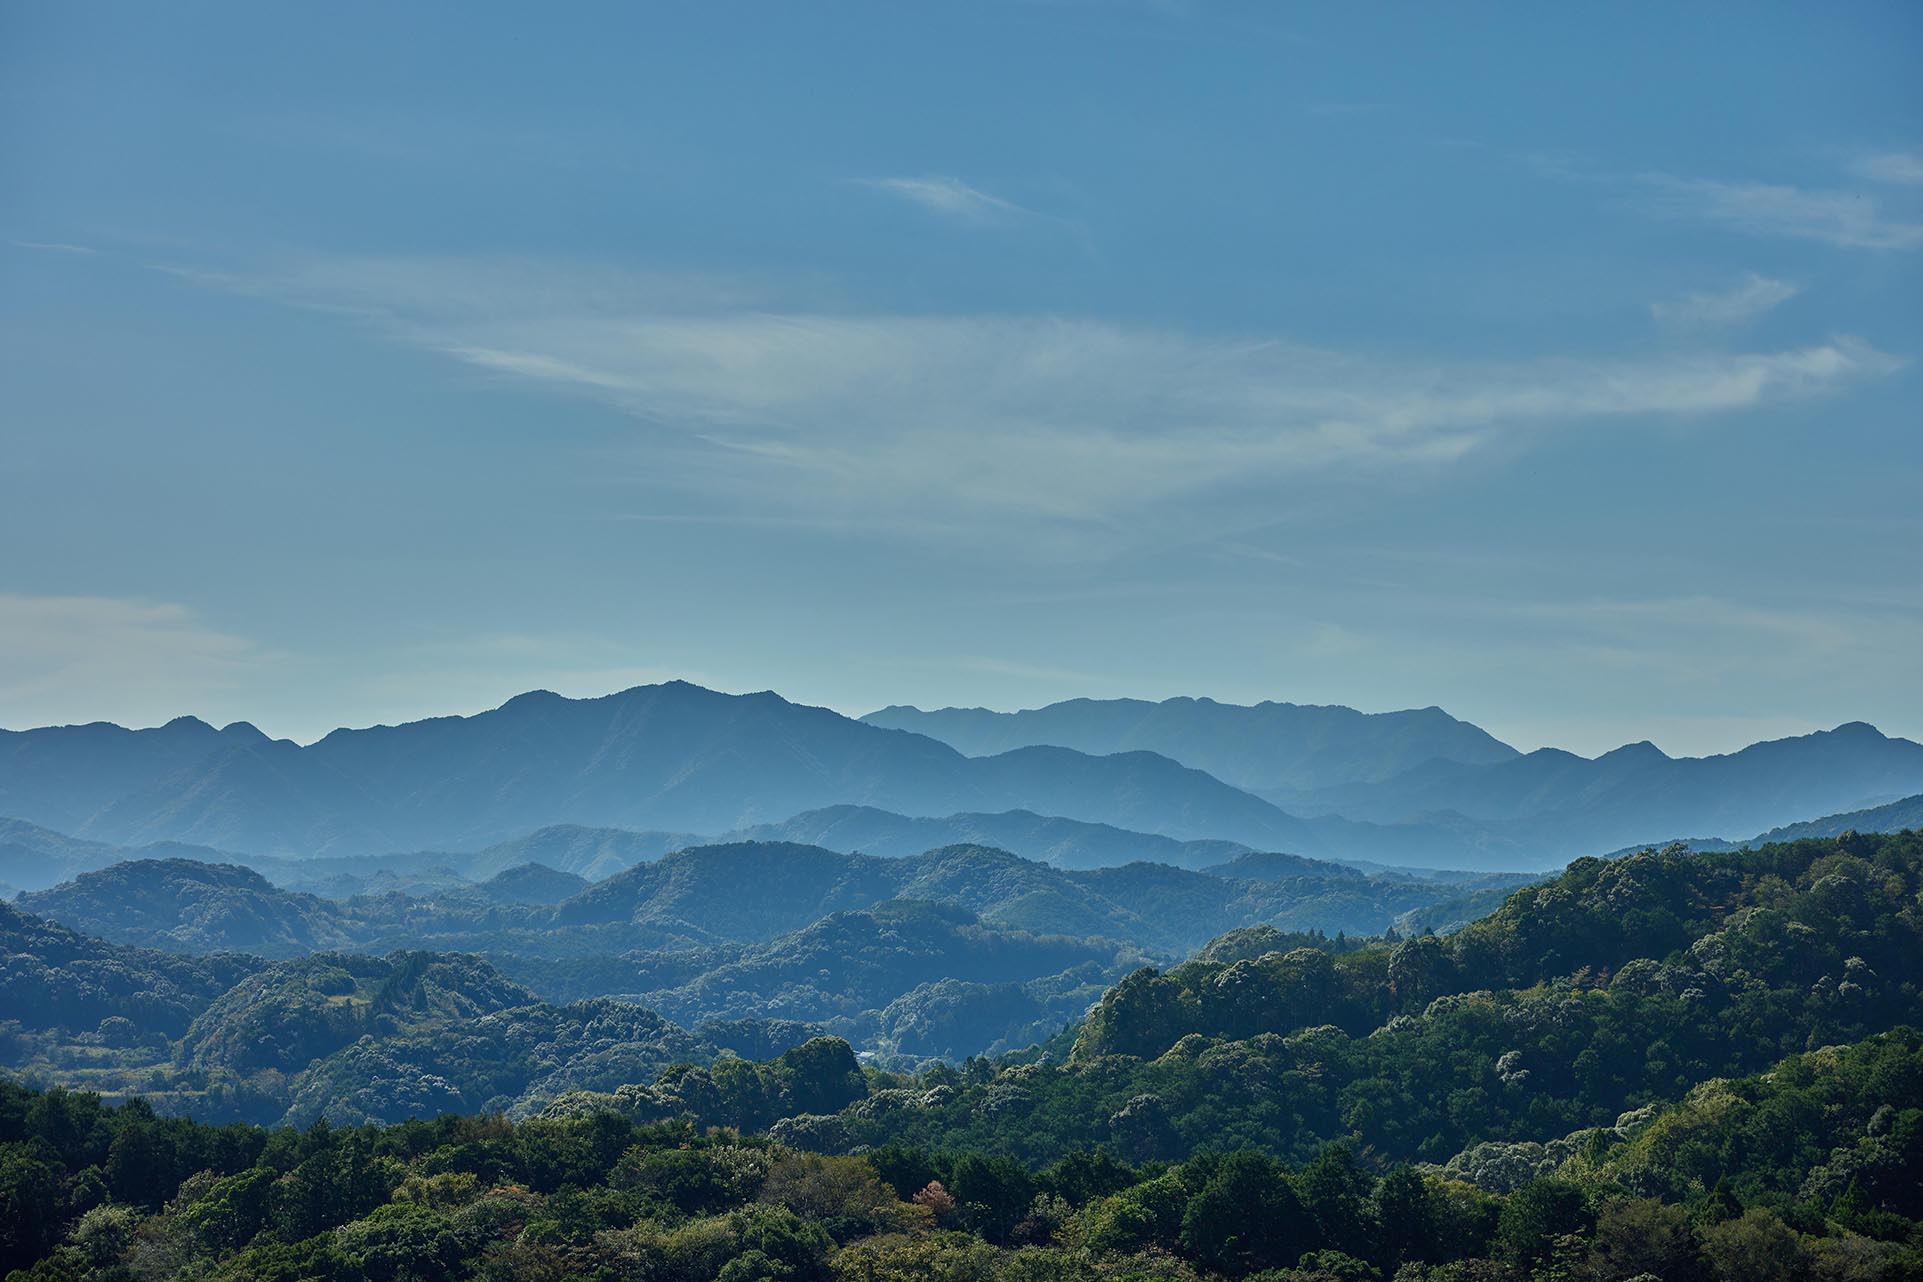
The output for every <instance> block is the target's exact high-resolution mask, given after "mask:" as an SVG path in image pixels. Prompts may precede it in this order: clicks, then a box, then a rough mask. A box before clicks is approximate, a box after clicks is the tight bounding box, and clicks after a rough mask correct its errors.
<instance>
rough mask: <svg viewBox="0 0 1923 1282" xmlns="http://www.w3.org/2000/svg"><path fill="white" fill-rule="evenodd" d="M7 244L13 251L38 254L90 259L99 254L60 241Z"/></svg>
mask: <svg viewBox="0 0 1923 1282" xmlns="http://www.w3.org/2000/svg"><path fill="white" fill-rule="evenodd" d="M7 243H8V244H9V245H12V246H13V247H14V248H15V249H31V250H33V251H34V252H35V253H40V254H73V255H75V256H77V257H82V258H92V257H95V256H97V255H98V254H99V253H100V252H101V251H99V250H97V249H94V248H91V247H90V246H87V245H71V244H68V243H67V242H66V241H61V240H10V241H8V242H7Z"/></svg>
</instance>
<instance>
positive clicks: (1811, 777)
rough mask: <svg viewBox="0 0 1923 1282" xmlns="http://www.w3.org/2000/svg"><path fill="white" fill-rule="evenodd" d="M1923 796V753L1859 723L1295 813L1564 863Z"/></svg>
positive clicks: (1452, 767)
mask: <svg viewBox="0 0 1923 1282" xmlns="http://www.w3.org/2000/svg"><path fill="white" fill-rule="evenodd" d="M1919 791H1923V744H1918V743H1914V742H1911V741H1910V740H1908V739H1897V738H1891V737H1888V736H1886V735H1884V734H1882V733H1881V732H1880V731H1878V730H1877V729H1876V728H1875V727H1874V726H1871V725H1867V724H1865V723H1863V722H1860V721H1853V722H1847V723H1845V724H1843V725H1840V726H1838V727H1837V728H1836V729H1834V730H1822V731H1817V732H1815V733H1813V734H1807V735H1801V736H1797V737H1793V738H1788V739H1774V740H1768V741H1765V742H1762V743H1754V744H1751V745H1749V746H1748V747H1746V748H1743V749H1741V750H1740V751H1737V752H1732V753H1726V754H1723V755H1719V756H1710V757H1670V756H1667V755H1666V754H1664V753H1663V752H1662V751H1661V750H1660V749H1659V748H1657V747H1656V746H1655V745H1654V744H1651V743H1648V742H1642V743H1633V744H1628V745H1625V746H1624V747H1621V748H1618V749H1616V750H1615V751H1613V752H1607V753H1604V754H1603V755H1602V756H1599V757H1596V758H1593V759H1591V758H1586V757H1579V756H1576V755H1575V754H1574V753H1568V752H1562V751H1559V750H1557V749H1553V748H1544V749H1541V750H1539V751H1536V752H1531V753H1529V754H1527V755H1525V756H1521V757H1517V758H1515V759H1514V760H1511V761H1506V762H1498V763H1495V764H1493V765H1481V766H1475V765H1464V764H1461V763H1458V762H1449V761H1440V760H1437V761H1430V762H1427V763H1425V764H1423V765H1421V766H1418V767H1416V768H1415V769H1413V770H1410V771H1407V772H1405V773H1403V774H1401V775H1398V776H1396V777H1395V778H1393V779H1388V780H1383V781H1380V782H1376V783H1356V784H1348V785H1344V786H1342V787H1338V788H1327V789H1322V790H1319V791H1317V792H1314V793H1306V794H1295V795H1293V796H1290V797H1286V798H1278V799H1279V800H1283V801H1286V802H1287V803H1288V804H1292V805H1294V806H1296V807H1298V808H1300V809H1301V810H1303V811H1305V812H1307V813H1318V814H1319V813H1332V814H1340V815H1343V816H1345V817H1347V818H1349V819H1353V820H1356V821H1361V822H1373V823H1382V824H1395V823H1416V822H1426V823H1435V822H1441V821H1444V820H1445V819H1446V818H1449V817H1455V818H1459V819H1461V820H1464V821H1466V822H1468V823H1469V824H1472V825H1474V826H1475V827H1476V828H1477V829H1478V830H1480V831H1483V832H1486V833H1489V834H1490V835H1491V836H1492V837H1493V838H1495V839H1497V840H1499V841H1502V842H1505V843H1507V844H1513V845H1519V846H1522V847H1525V848H1529V849H1535V850H1541V851H1543V852H1544V853H1545V854H1553V855H1554V856H1556V857H1557V858H1571V857H1574V856H1576V855H1580V854H1585V853H1601V852H1603V851H1608V850H1613V849H1618V848H1622V847H1625V846H1630V845H1633V844H1636V843H1639V842H1647V841H1648V840H1649V839H1650V838H1651V836H1652V834H1655V835H1662V834H1678V833H1691V834H1699V835H1713V836H1716V837H1719V838H1723V839H1725V840H1747V839H1749V838H1750V837H1751V836H1752V835H1754V834H1758V833H1765V832H1769V831H1771V830H1773V829H1776V828H1778V827H1782V826H1784V825H1792V824H1799V823H1801V822H1803V821H1805V820H1807V818H1808V816H1811V815H1828V814H1838V813H1844V812H1851V811H1856V810H1860V809H1865V808H1868V807H1872V806H1875V805H1878V804H1880V803H1884V802H1887V801H1889V800H1890V799H1891V798H1894V797H1903V796H1907V795H1910V794H1914V793H1917V792H1919Z"/></svg>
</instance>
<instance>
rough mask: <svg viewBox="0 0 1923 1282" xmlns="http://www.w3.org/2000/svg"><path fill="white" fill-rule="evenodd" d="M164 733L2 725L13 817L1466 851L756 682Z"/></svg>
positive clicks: (478, 836) (155, 826) (320, 840)
mask: <svg viewBox="0 0 1923 1282" xmlns="http://www.w3.org/2000/svg"><path fill="white" fill-rule="evenodd" d="M196 725H198V726H199V729H195V728H194V726H196ZM171 726H172V729H171V730H170V729H169V727H162V731H167V732H168V733H166V734H162V733H161V732H160V731H129V730H119V729H116V728H113V727H81V728H80V730H82V731H85V732H86V733H85V734H84V735H81V736H79V737H78V738H77V737H76V734H75V732H73V731H71V730H69V729H55V730H41V731H25V732H19V733H16V734H14V735H12V736H10V738H9V740H8V742H7V749H8V751H7V755H6V757H5V763H6V765H5V770H4V771H0V773H4V774H5V776H6V777H5V778H4V779H0V795H5V796H7V797H9V798H11V799H12V805H13V806H14V808H15V813H17V814H18V815H19V816H20V817H21V818H23V819H26V820H29V821H31V822H34V823H42V824H46V823H51V822H52V820H53V817H54V816H56V815H60V816H65V818H64V819H63V820H62V821H61V822H63V823H65V824H67V825H69V826H70V828H71V831H73V832H74V834H75V835H77V836H80V837H83V838H86V839H89V840H95V841H106V842H114V843H120V844H139V843H145V842H152V841H158V840H173V841H189V842H196V843H202V844H205V845H209V846H215V847H221V848H225V849H234V850H245V851H250V852H254V853H256V854H266V855H274V854H278V855H295V856H313V855H347V854H374V853H379V852H383V851H399V850H414V849H422V848H440V849H453V850H462V849H470V850H471V849H476V848H479V847H483V846H486V845H489V844H491V843H495V842H501V841H505V840H509V839H512V838H514V837H517V836H519V835H521V834H524V833H527V832H529V831H530V830H534V829H539V828H543V827H547V826H550V825H556V824H574V825H582V826H590V827H610V828H635V829H666V830H671V831H676V832H728V831H732V830H735V829H738V828H741V827H744V826H747V825H751V824H756V823H764V822H772V821H779V820H784V819H786V818H788V817H790V816H793V815H795V814H798V813H800V812H803V811H807V810H813V809H819V808H822V807H825V806H832V805H840V804H860V805H872V806H876V807H878V808H882V809H887V810H892V811H896V812H899V813H902V814H906V815H931V816H932V815H950V814H956V813H962V812H993V811H1005V810H1020V809H1026V810H1032V811H1035V812H1038V813H1043V814H1050V815H1060V816H1064V817H1067V818H1072V819H1080V820H1085V821H1090V822H1097V823H1107V824H1113V825H1116V826H1118V827H1123V828H1128V829H1133V830H1138V831H1142V832H1149V833H1156V834H1161V835H1165V836H1172V837H1176V838H1180V839H1195V838H1215V839H1222V840H1229V841H1238V842H1242V843H1244V844H1246V845H1250V846H1254V847H1258V848H1263V849H1303V850H1311V851H1314V852H1316V853H1341V854H1352V855H1356V856H1358V857H1369V858H1387V859H1391V860H1402V861H1405V862H1412V861H1429V862H1434V861H1447V860H1450V859H1455V858H1462V857H1467V856H1468V855H1470V854H1471V853H1472V852H1473V851H1474V849H1475V846H1476V843H1475V842H1474V841H1465V840H1462V839H1461V838H1459V837H1458V836H1457V835H1455V834H1454V833H1452V832H1451V831H1449V830H1447V829H1442V828H1439V829H1436V830H1434V831H1427V830H1419V829H1404V830H1379V829H1374V828H1370V827H1367V826H1358V825H1353V824H1347V823H1343V822H1341V821H1334V822H1328V821H1324V822H1316V823H1306V822H1304V821H1301V820H1298V819H1296V818H1294V817H1293V816H1291V815H1289V814H1286V813H1285V812H1283V811H1281V810H1280V809H1278V808H1277V807H1275V806H1274V805H1272V804H1270V803H1269V802H1266V801H1263V800H1262V799H1261V798H1258V797H1255V796H1253V795H1251V794H1249V793H1247V792H1244V791H1242V790H1240V789H1238V788H1234V787H1231V786H1230V785H1228V784H1225V783H1223V782H1222V781H1221V780H1219V779H1216V778H1215V777H1213V776H1211V775H1209V774H1206V773H1204V772H1202V771H1200V770H1195V769H1191V768H1188V767H1186V766H1182V765H1180V764H1178V763H1176V762H1174V761H1171V760H1169V759H1168V758H1166V757H1162V756H1158V755H1156V754H1154V753H1150V752H1126V753H1119V754H1116V755H1113V756H1100V757H1098V756H1091V755H1088V754H1086V753H1082V752H1077V751H1074V750H1072V749H1068V748H1060V747H1052V746H1036V747H1026V748H1020V749H1016V750H1014V751H1011V752H1006V753H1002V754H999V755H996V756H992V757H968V756H965V755H963V754H962V753H960V752H958V751H956V750H955V749H954V748H951V747H949V746H948V745H946V744H943V743H940V742H938V741H936V740H934V739H930V738H927V737H925V736H922V735H916V734H911V733H908V732H906V731H900V730H890V729H886V728H883V727H879V726H873V725H867V724H864V723H862V722H859V721H855V720H852V719H850V718H847V717H843V716H841V715H839V714H838V713H835V712H831V711H829V710H828V709H826V708H811V707H805V706H802V705H799V704H793V703H789V702H788V701H787V700H785V699H782V698H781V697H780V696H778V695H775V694H772V693H766V692H764V693H760V694H749V695H727V694H719V693H716V692H715V691H712V690H704V689H702V688H701V687H699V686H693V685H689V684H687V683H685V682H679V681H676V682H669V683H667V684H665V685H657V686H640V687H636V688H635V689H632V690H626V691H623V692H621V693H619V694H613V695H608V696H606V697H603V698H598V699H565V698H562V697H561V696H559V695H555V694H549V693H546V692H535V693H531V694H525V695H521V696H519V697H517V698H514V699H511V700H509V701H508V702H507V703H505V704H503V705H502V706H501V707H499V708H496V709H494V710H493V711H491V712H484V713H480V714H478V715H476V716H471V717H442V718H437V719H434V720H428V721H417V722H411V723H408V724H405V725H399V726H375V727H372V728H369V729H363V730H337V731H335V732H334V733H332V734H330V735H328V736H327V737H326V738H324V739H322V740H320V741H319V742H318V743H315V744H313V745H311V746H307V747H302V746H300V745H298V744H295V743H292V742H290V741H287V740H270V739H268V738H266V737H265V736H264V735H261V734H260V733H259V732H258V731H253V730H252V728H251V727H247V728H246V730H245V731H243V730H240V729H238V728H236V727H229V728H228V729H227V730H223V731H213V730H211V729H210V728H208V727H206V726H205V725H204V724H203V723H191V724H190V723H183V722H174V723H171ZM143 736H148V737H143ZM152 736H158V737H157V738H155V737H152ZM96 741H97V742H98V743H99V744H100V745H101V747H100V749H99V752H100V754H101V755H102V756H103V758H105V759H107V760H108V762H109V765H110V767H111V768H110V769H106V770H103V771H101V772H98V773H99V774H101V775H103V776H110V777H111V778H112V779H113V780H114V781H115V783H116V784H118V785H125V787H126V791H124V792H122V793H120V794H118V795H115V794H114V793H113V792H112V790H111V789H110V788H108V787H105V786H103V785H101V783H100V782H99V779H95V780H93V781H92V782H90V783H88V784H87V786H85V787H82V786H80V785H78V784H71V783H68V782H65V781H66V779H67V776H69V775H75V774H78V775H87V774H89V772H90V771H91V766H90V764H89V760H90V758H89V756H88V753H87V752H86V751H85V748H86V746H87V745H88V744H92V743H95V742H96ZM195 748H198V749H199V751H200V755H199V756H197V757H196V756H194V755H193V752H194V749H195ZM129 762H132V763H134V764H131V765H130V764H127V763H129ZM136 765H137V766H138V768H135V766H136ZM43 797H45V798H52V800H51V801H47V800H43ZM87 806H92V807H93V809H91V810H90V811H88V813H86V815H85V816H84V817H82V818H79V819H78V821H77V822H76V819H75V816H76V815H77V813H78V811H79V810H81V809H84V808H85V807H87ZM1511 856H1512V858H1514V857H1517V856H1515V854H1514V852H1511ZM530 859H534V860H536V861H539V862H544V863H548V864H550V865H551V866H556V867H562V868H563V869H564V870H566V871H580V870H578V869H575V868H569V867H567V862H566V861H557V860H555V859H552V858H546V857H544V856H543V855H541V854H538V853H534V852H522V853H520V854H519V855H518V856H517V857H515V858H513V859H512V860H511V861H510V862H511V863H522V862H528V861H529V860H530ZM502 866H503V867H506V866H509V864H503V865H502Z"/></svg>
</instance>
